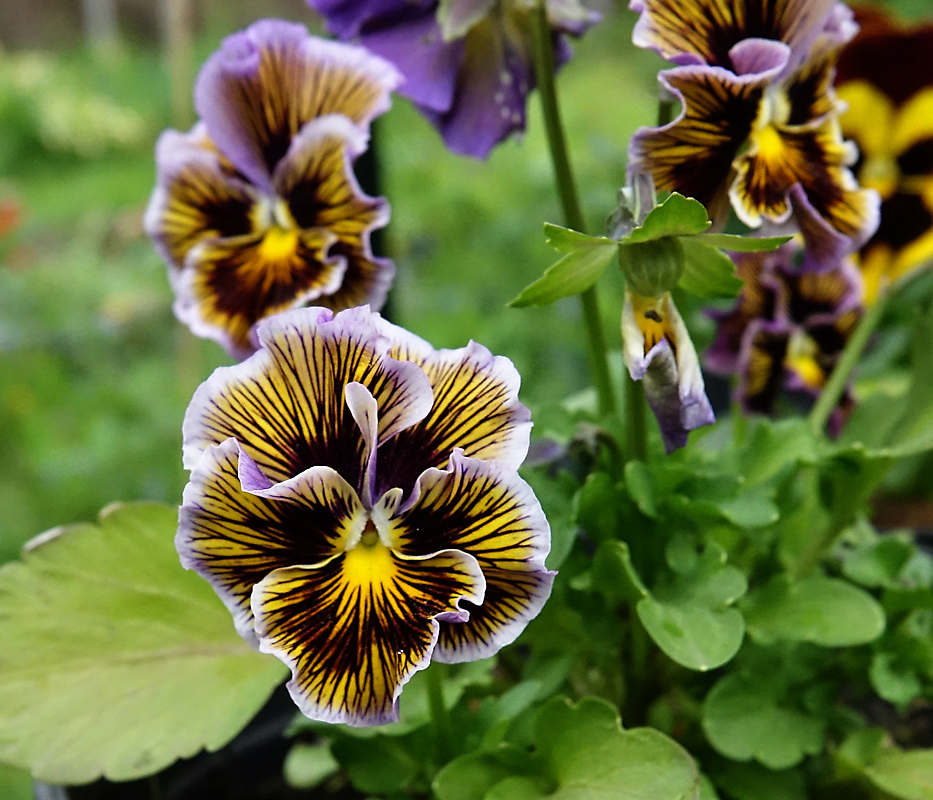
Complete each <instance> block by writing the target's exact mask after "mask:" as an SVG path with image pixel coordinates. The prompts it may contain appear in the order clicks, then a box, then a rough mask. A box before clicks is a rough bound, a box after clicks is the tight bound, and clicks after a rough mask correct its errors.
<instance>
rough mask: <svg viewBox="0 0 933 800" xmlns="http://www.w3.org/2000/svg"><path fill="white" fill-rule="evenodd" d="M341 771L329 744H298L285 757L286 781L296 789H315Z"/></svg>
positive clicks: (283, 767)
mask: <svg viewBox="0 0 933 800" xmlns="http://www.w3.org/2000/svg"><path fill="white" fill-rule="evenodd" d="M339 769H340V764H338V763H337V759H335V758H334V757H333V755H331V752H330V746H329V745H328V744H327V742H316V743H314V744H311V743H309V742H297V743H296V744H295V745H294V746H293V747H292V749H291V750H289V751H288V755H287V756H286V757H285V764H284V765H283V766H282V771H283V773H284V774H285V781H286V783H288V785H289V786H291V787H293V788H295V789H313V788H314V787H315V786H319V785H320V784H322V783H323V782H324V781H326V780H327V779H328V778H329V777H330V776H331V775H333V774H334V773H335V772H337V770H339Z"/></svg>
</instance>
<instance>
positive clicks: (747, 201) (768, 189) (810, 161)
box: [730, 118, 879, 251]
mask: <svg viewBox="0 0 933 800" xmlns="http://www.w3.org/2000/svg"><path fill="white" fill-rule="evenodd" d="M751 141H752V146H751V148H750V149H749V151H748V152H747V153H746V154H744V155H742V156H740V157H739V158H738V159H736V164H735V166H736V178H735V181H734V183H733V184H732V188H731V189H730V197H731V199H732V205H733V207H734V208H735V211H736V213H737V214H738V215H739V217H740V218H741V219H742V221H743V222H745V223H746V224H747V225H750V226H752V227H757V226H758V225H760V224H761V222H762V219H763V218H765V219H768V220H770V221H772V222H783V221H785V220H786V219H787V218H788V217H789V216H790V214H791V212H792V210H794V209H792V207H791V202H790V200H791V194H790V192H791V190H792V189H793V188H794V187H795V186H796V185H798V184H799V186H800V187H801V190H802V192H803V194H804V195H805V197H806V199H807V202H808V203H809V205H810V206H811V208H812V210H813V211H814V212H815V213H816V214H818V215H819V216H820V217H821V218H822V219H823V220H824V221H825V222H826V224H827V225H828V226H830V227H831V228H832V229H833V230H834V231H835V232H836V233H838V234H840V235H841V236H843V237H845V238H846V239H848V240H849V241H850V246H849V250H850V251H851V250H852V249H855V248H856V247H858V246H860V245H861V244H863V243H864V242H865V241H866V240H867V239H868V238H869V237H870V236H871V234H872V233H873V232H874V230H875V228H876V227H877V224H878V202H879V198H878V194H877V192H874V191H872V190H870V189H859V188H858V184H857V183H856V181H855V178H854V177H853V176H852V173H851V172H850V171H849V168H848V167H849V165H850V164H852V163H853V162H854V161H855V158H856V152H855V148H854V147H853V146H852V145H851V144H850V143H847V142H845V141H843V139H842V135H841V133H840V130H839V126H838V123H837V122H836V121H835V120H834V119H832V118H830V119H828V120H826V121H825V122H824V123H823V124H821V125H819V126H818V127H816V128H807V127H790V126H777V125H767V126H763V127H762V128H760V129H758V130H756V131H755V133H754V134H753V135H752V140H751ZM801 228H802V231H803V233H804V236H805V237H807V235H808V229H807V228H806V227H805V226H804V225H801ZM808 244H809V242H808Z"/></svg>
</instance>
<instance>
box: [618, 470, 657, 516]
mask: <svg viewBox="0 0 933 800" xmlns="http://www.w3.org/2000/svg"><path fill="white" fill-rule="evenodd" d="M625 488H626V489H628V493H629V496H630V497H631V498H632V500H634V501H635V505H637V506H638V510H639V511H641V513H642V514H644V515H645V516H646V517H651V518H652V519H657V516H658V507H657V504H656V503H655V500H654V482H653V481H652V479H651V472H650V471H649V470H648V467H647V466H645V463H644V462H643V461H629V462H628V463H627V464H626V465H625Z"/></svg>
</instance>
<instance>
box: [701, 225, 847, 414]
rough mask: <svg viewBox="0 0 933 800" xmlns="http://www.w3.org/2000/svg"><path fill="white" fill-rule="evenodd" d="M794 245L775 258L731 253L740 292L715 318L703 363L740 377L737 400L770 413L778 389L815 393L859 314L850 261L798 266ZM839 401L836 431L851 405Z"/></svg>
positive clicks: (797, 249)
mask: <svg viewBox="0 0 933 800" xmlns="http://www.w3.org/2000/svg"><path fill="white" fill-rule="evenodd" d="M801 258H802V253H801V251H800V246H799V245H798V244H795V243H793V242H792V243H789V244H786V245H784V246H783V247H781V248H780V249H779V250H776V251H774V252H773V253H735V254H734V255H733V259H734V260H735V263H736V267H737V269H738V273H739V275H740V276H741V277H742V279H743V280H744V281H745V287H744V288H743V290H742V294H741V296H740V297H739V300H738V302H737V303H736V306H735V307H734V308H733V309H732V310H730V311H728V312H717V313H714V314H713V316H714V318H715V319H716V320H717V322H718V330H717V333H716V338H715V340H714V342H713V344H712V346H711V347H710V349H709V350H708V351H707V353H706V358H705V361H706V366H707V368H708V369H709V370H710V371H712V372H716V373H719V374H722V375H738V377H739V384H738V387H737V389H736V396H737V399H738V400H740V401H741V403H742V406H743V408H744V409H745V410H746V411H749V412H758V413H765V414H770V413H772V412H773V410H774V405H775V402H776V400H777V398H778V397H779V396H780V394H781V392H782V391H783V390H790V391H802V392H805V393H807V394H810V395H812V396H814V397H816V396H817V395H819V393H820V392H821V391H822V389H823V386H824V385H825V384H826V380H827V379H828V378H829V374H830V373H831V372H832V370H833V367H834V366H835V365H836V362H837V361H838V359H839V356H840V355H841V353H842V350H843V348H844V347H845V344H846V342H847V341H848V339H849V336H851V334H852V331H853V330H854V329H855V326H856V324H857V323H858V321H859V319H860V317H861V315H862V311H863V308H862V281H861V277H860V275H859V271H858V269H857V268H856V267H855V266H854V265H853V264H852V263H850V261H849V260H848V259H846V260H843V261H838V262H836V263H835V264H833V265H831V266H829V267H828V268H824V269H822V270H819V271H815V270H806V269H801V268H800V267H799V266H797V264H796V262H798V261H800V260H801ZM853 402H854V401H853V398H852V395H851V393H850V392H846V394H845V395H844V396H843V398H842V400H841V402H840V406H839V408H837V409H836V411H835V412H834V414H833V417H832V418H831V419H830V430H831V431H832V432H838V431H839V430H841V427H842V424H843V422H844V421H845V417H846V415H847V413H848V411H849V410H850V409H851V407H852V405H853Z"/></svg>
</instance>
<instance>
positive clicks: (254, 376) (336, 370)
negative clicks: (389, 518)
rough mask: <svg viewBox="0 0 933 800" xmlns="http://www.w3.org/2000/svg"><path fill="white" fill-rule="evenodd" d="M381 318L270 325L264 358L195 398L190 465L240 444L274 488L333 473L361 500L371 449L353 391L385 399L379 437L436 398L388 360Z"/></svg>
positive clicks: (364, 315)
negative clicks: (312, 473) (213, 449)
mask: <svg viewBox="0 0 933 800" xmlns="http://www.w3.org/2000/svg"><path fill="white" fill-rule="evenodd" d="M377 319H378V316H377V315H374V314H373V313H372V312H370V311H369V309H367V308H358V309H349V310H347V311H344V312H342V313H340V314H337V315H334V314H333V313H332V312H331V311H329V310H327V309H323V308H309V309H297V310H294V311H290V312H286V313H284V314H279V315H277V316H275V317H273V318H270V319H267V320H264V321H263V322H261V323H260V324H259V326H258V327H257V330H256V334H257V337H258V341H259V343H260V349H259V351H258V352H257V353H256V354H255V355H253V356H252V357H251V358H249V359H247V360H246V361H244V362H243V363H242V364H239V365H236V366H233V367H222V368H220V369H218V370H216V371H215V372H214V374H213V375H212V376H211V377H210V378H209V379H208V380H207V381H206V382H205V383H203V384H202V385H201V386H200V388H199V389H198V390H197V392H195V395H194V398H193V399H192V401H191V405H190V406H189V407H188V411H187V413H186V414H185V422H184V425H183V428H182V431H183V435H184V462H185V466H186V467H187V468H188V469H193V468H194V467H195V465H196V464H197V462H198V460H199V459H200V458H201V454H202V453H203V452H204V450H205V449H206V448H208V447H209V446H210V445H212V444H217V443H219V442H222V441H224V440H225V439H227V438H229V437H231V436H232V437H235V438H236V439H237V441H238V442H239V443H240V444H241V445H242V447H243V449H244V450H245V451H246V452H247V453H248V454H249V455H250V457H251V458H252V459H253V460H254V461H255V462H256V464H257V465H258V466H259V468H260V469H261V470H262V472H263V473H264V474H265V475H266V476H267V477H268V478H269V479H270V480H271V481H276V482H277V481H284V480H288V479H289V478H291V477H292V476H294V475H297V474H298V473H300V472H302V471H303V470H305V469H307V468H308V467H314V466H329V467H332V468H333V469H335V470H336V471H337V472H339V473H340V475H342V476H343V477H344V478H345V479H346V480H347V481H348V483H350V484H351V485H352V486H353V487H354V488H355V489H356V490H357V491H359V490H360V487H361V485H362V480H363V473H364V468H365V465H366V460H365V442H364V439H363V436H362V433H361V431H360V428H359V426H358V425H357V423H356V421H355V420H354V418H353V415H352V414H351V412H350V409H349V407H348V406H347V403H346V401H345V398H344V391H345V388H346V386H347V384H349V383H353V382H356V383H361V384H363V386H365V387H366V388H367V389H368V390H369V391H370V392H371V393H372V395H373V397H374V398H375V399H376V402H377V406H378V408H379V409H380V412H379V413H380V421H379V425H380V434H385V431H386V428H385V427H384V426H390V425H397V424H398V419H399V415H398V414H395V413H393V409H395V410H397V411H398V412H399V414H403V415H409V416H407V417H406V419H408V420H413V419H415V418H418V415H419V414H420V413H422V412H421V410H419V409H422V410H423V409H424V408H426V407H429V405H430V402H429V401H430V396H431V395H430V392H431V389H430V383H429V381H428V379H427V377H426V376H425V375H424V373H423V372H422V370H421V369H420V368H419V367H418V366H417V365H415V364H411V363H405V362H400V361H396V360H395V359H393V358H390V357H389V356H388V355H387V350H388V348H389V346H390V343H389V341H388V340H386V338H385V337H384V336H382V335H381V333H380V331H379V330H378V329H377V328H376V326H375V324H376V323H375V321H376V320H377ZM403 409H404V412H403ZM386 435H387V434H386ZM390 441H391V440H390Z"/></svg>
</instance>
